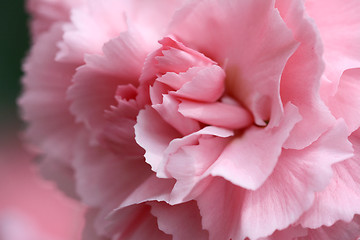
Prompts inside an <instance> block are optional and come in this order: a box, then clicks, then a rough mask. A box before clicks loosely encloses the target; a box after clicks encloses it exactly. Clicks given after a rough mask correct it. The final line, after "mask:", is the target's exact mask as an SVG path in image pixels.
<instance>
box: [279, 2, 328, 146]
mask: <svg viewBox="0 0 360 240" xmlns="http://www.w3.org/2000/svg"><path fill="white" fill-rule="evenodd" d="M276 7H277V8H278V9H279V11H280V14H281V16H282V17H283V19H284V21H285V22H286V24H287V25H288V26H289V27H290V28H291V30H292V31H293V34H294V37H295V39H296V40H297V41H298V42H300V46H299V48H298V49H297V50H296V52H295V53H294V54H293V55H292V56H291V57H290V59H289V61H288V62H287V64H286V66H285V69H284V71H283V73H282V77H281V92H280V93H281V98H282V101H283V102H284V103H286V102H289V101H290V102H291V103H292V104H294V105H295V106H297V107H298V109H299V112H300V114H301V116H303V119H302V121H300V122H299V123H298V124H296V126H295V128H294V130H293V131H292V132H291V135H290V137H289V139H288V140H287V142H286V144H285V147H286V148H292V149H302V148H304V147H306V146H308V145H310V144H311V143H312V142H313V141H315V140H316V139H317V138H319V136H320V135H321V134H322V133H324V132H325V131H327V130H328V129H329V128H330V127H331V126H332V125H333V124H334V119H333V117H332V115H331V113H330V112H329V111H328V109H327V107H326V106H325V105H324V104H323V102H322V101H321V99H320V97H319V93H318V91H319V85H320V76H321V74H322V71H323V67H324V64H323V62H322V58H321V57H322V46H321V42H320V39H319V36H318V32H317V30H316V28H315V26H314V24H313V23H312V21H311V19H309V18H308V17H307V16H306V15H304V14H305V13H304V11H305V10H304V6H303V3H302V1H296V0H295V1H285V0H277V1H276Z"/></svg>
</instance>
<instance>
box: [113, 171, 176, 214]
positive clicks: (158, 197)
mask: <svg viewBox="0 0 360 240" xmlns="http://www.w3.org/2000/svg"><path fill="white" fill-rule="evenodd" d="M174 182H175V181H174V179H163V178H158V177H156V175H155V173H153V174H152V175H151V176H150V177H149V178H148V179H147V180H146V181H144V182H143V183H142V184H141V185H140V186H139V187H137V188H136V190H135V191H133V192H132V193H131V194H130V195H129V196H128V197H127V198H126V200H125V201H123V202H122V203H121V205H120V206H119V207H118V208H116V209H114V211H117V210H118V209H121V208H124V207H128V206H131V205H133V204H139V203H144V202H147V201H165V202H168V201H169V199H170V192H171V189H172V188H173V186H174Z"/></svg>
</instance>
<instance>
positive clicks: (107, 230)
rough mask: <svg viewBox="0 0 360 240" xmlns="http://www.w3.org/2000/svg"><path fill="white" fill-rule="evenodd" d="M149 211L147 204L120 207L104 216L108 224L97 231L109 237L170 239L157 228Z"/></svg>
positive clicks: (153, 239)
mask: <svg viewBox="0 0 360 240" xmlns="http://www.w3.org/2000/svg"><path fill="white" fill-rule="evenodd" d="M150 211H151V207H150V206H149V205H147V204H136V205H132V206H129V207H126V208H123V209H120V210H118V211H117V212H116V213H114V214H112V215H110V216H106V218H107V221H108V225H107V226H103V228H101V229H98V232H101V233H102V234H103V235H105V236H109V237H111V239H121V240H139V239H149V240H160V239H161V240H171V236H169V235H167V234H165V233H164V232H162V231H161V230H159V227H158V225H157V221H156V218H155V217H154V216H153V215H152V214H151V212H150ZM99 230H100V231H99Z"/></svg>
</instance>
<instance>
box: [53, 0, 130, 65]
mask: <svg viewBox="0 0 360 240" xmlns="http://www.w3.org/2000/svg"><path fill="white" fill-rule="evenodd" d="M125 16H126V15H125V13H124V7H123V3H122V1H116V0H106V1H95V0H90V1H87V4H85V5H84V6H81V7H79V8H75V9H72V12H71V23H68V24H66V25H65V26H64V31H65V33H64V37H63V41H62V42H60V43H59V48H60V51H59V53H58V54H57V60H61V61H66V62H76V63H82V62H83V61H84V59H83V56H84V54H85V53H93V54H94V53H98V54H100V53H101V49H102V46H103V44H104V43H106V42H107V41H109V40H110V39H112V38H115V37H116V36H118V35H119V34H120V33H121V32H124V31H126V30H127V24H126V17H125Z"/></svg>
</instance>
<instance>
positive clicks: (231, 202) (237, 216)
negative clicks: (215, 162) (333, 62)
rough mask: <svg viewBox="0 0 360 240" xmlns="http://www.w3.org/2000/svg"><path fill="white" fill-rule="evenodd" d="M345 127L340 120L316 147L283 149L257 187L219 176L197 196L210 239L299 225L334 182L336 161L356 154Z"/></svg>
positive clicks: (260, 233)
mask: <svg viewBox="0 0 360 240" xmlns="http://www.w3.org/2000/svg"><path fill="white" fill-rule="evenodd" d="M344 129H346V126H345V124H344V123H343V122H339V123H338V124H337V125H336V126H335V127H334V128H333V129H331V130H330V131H328V132H327V133H326V134H324V135H323V136H322V137H321V138H320V139H319V140H318V141H316V142H315V143H314V144H312V145H311V146H310V147H308V148H305V149H303V150H301V151H298V150H283V151H282V154H281V156H280V159H279V162H278V164H277V165H276V167H275V169H274V171H273V172H272V174H271V175H270V176H269V178H268V179H267V181H265V183H264V184H263V185H262V186H261V187H260V188H258V189H257V190H255V191H249V190H245V189H243V188H240V187H238V186H235V185H233V184H232V183H231V182H228V181H226V180H224V179H223V178H220V177H215V178H213V179H212V182H211V183H208V184H207V188H206V189H205V190H203V191H202V193H201V194H200V195H199V196H198V197H197V198H196V200H197V202H198V206H199V209H200V213H201V216H202V219H203V220H202V223H203V227H204V228H205V229H207V230H208V231H209V233H210V240H218V239H224V240H225V239H226V240H227V239H229V238H232V239H244V238H245V237H249V238H250V239H258V238H261V237H266V236H269V235H271V234H272V233H273V232H274V231H275V230H283V229H286V228H288V227H289V225H290V224H293V223H294V222H295V221H296V220H297V219H298V218H299V217H300V216H301V214H303V212H304V211H306V210H307V209H309V208H310V207H311V205H312V204H313V201H314V195H315V192H316V191H319V190H321V189H323V188H324V187H325V186H326V185H327V184H328V182H329V180H330V178H331V174H332V171H331V164H333V163H335V162H339V161H343V160H344V159H347V158H348V157H350V156H351V154H352V149H351V145H350V143H349V142H347V141H346V131H344ZM336 138H338V139H343V141H342V144H339V143H338V142H334V139H336ZM238 176H241V175H240V174H239V175H238ZM284 180H286V181H284Z"/></svg>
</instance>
